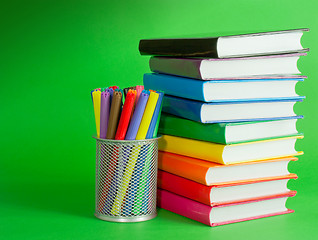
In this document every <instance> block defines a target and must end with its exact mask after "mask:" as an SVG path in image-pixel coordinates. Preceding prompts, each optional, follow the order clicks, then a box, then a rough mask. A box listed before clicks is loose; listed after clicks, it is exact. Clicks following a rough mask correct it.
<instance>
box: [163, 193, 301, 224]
mask: <svg viewBox="0 0 318 240" xmlns="http://www.w3.org/2000/svg"><path fill="white" fill-rule="evenodd" d="M294 195H295V193H294V192H293V191H291V192H288V193H286V194H284V195H280V196H276V197H272V198H269V199H258V200H254V201H247V202H242V203H236V204H231V203H228V204H225V205H218V206H214V207H212V206H208V205H205V204H203V203H200V202H196V201H194V200H191V199H189V198H185V197H182V196H180V195H177V194H174V193H171V192H168V191H166V190H162V189H158V206H159V207H161V208H163V209H166V210H168V211H171V212H174V213H177V214H180V215H182V216H185V217H188V218H191V219H193V220H196V221H198V222H202V223H204V224H207V225H209V226H211V227H214V226H219V225H224V224H229V223H236V222H242V221H247V220H252V219H258V218H264V217H271V216H275V215H281V214H286V213H291V212H293V210H291V209H287V208H286V207H285V204H286V200H287V199H288V197H292V196H294Z"/></svg>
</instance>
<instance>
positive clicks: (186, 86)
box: [143, 73, 306, 102]
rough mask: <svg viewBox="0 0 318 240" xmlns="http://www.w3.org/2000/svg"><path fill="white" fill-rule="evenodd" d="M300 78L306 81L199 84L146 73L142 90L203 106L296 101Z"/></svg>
mask: <svg viewBox="0 0 318 240" xmlns="http://www.w3.org/2000/svg"><path fill="white" fill-rule="evenodd" d="M304 78H306V77H305V76H280V77H278V76H276V77H273V76H272V77H269V76H267V77H259V78H248V79H227V80H223V79H218V80H212V81H202V80H198V79H192V78H186V77H178V76H172V75H167V74H157V73H146V74H144V79H143V80H144V86H145V88H146V89H154V90H160V91H163V92H165V94H168V95H172V96H176V97H182V98H188V99H192V100H197V101H203V102H227V101H228V102H231V101H246V100H248V101H249V100H266V99H268V100H270V99H272V98H279V99H289V98H291V97H298V95H297V94H296V92H295V85H296V84H297V82H300V81H303V80H304Z"/></svg>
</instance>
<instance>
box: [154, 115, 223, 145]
mask: <svg viewBox="0 0 318 240" xmlns="http://www.w3.org/2000/svg"><path fill="white" fill-rule="evenodd" d="M226 126H227V125H226V124H222V123H216V124H203V123H199V122H195V121H191V120H187V119H183V118H179V117H175V116H173V115H168V114H162V116H161V119H160V125H159V133H161V134H167V135H173V136H178V137H185V138H192V139H197V140H202V141H208V142H215V143H220V144H227V142H226V139H225V128H226ZM189 129H191V131H189Z"/></svg>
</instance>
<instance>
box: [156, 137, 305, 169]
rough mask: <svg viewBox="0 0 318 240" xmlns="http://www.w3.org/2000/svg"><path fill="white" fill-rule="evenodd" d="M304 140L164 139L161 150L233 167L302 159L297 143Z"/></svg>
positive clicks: (294, 138) (287, 138)
mask: <svg viewBox="0 0 318 240" xmlns="http://www.w3.org/2000/svg"><path fill="white" fill-rule="evenodd" d="M302 137H303V136H292V137H285V138H276V139H270V140H262V141H254V142H248V143H238V144H232V145H223V144H218V143H212V142H205V141H199V140H194V139H189V138H182V137H175V136H170V135H162V137H161V138H160V139H159V150H161V151H164V152H171V153H176V154H180V155H184V156H189V157H193V158H199V159H202V160H206V161H210V162H216V163H220V164H233V163H241V162H251V161H260V160H265V159H270V158H279V157H285V156H295V155H300V154H302V152H298V151H296V150H295V143H296V140H297V139H300V138H302Z"/></svg>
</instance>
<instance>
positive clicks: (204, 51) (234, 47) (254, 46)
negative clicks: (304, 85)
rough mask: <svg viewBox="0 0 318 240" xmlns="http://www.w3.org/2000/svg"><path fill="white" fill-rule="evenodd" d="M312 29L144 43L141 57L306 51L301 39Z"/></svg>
mask: <svg viewBox="0 0 318 240" xmlns="http://www.w3.org/2000/svg"><path fill="white" fill-rule="evenodd" d="M305 31H309V29H294V30H285V31H275V32H263V33H253V34H242V35H233V36H219V37H209V38H170V39H169V38H168V39H142V40H140V42H139V51H140V54H141V55H158V56H175V57H215V58H227V57H233V56H251V55H264V54H277V53H285V52H301V51H304V50H305V49H303V47H302V46H301V42H300V39H301V37H302V35H303V32H305Z"/></svg>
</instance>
